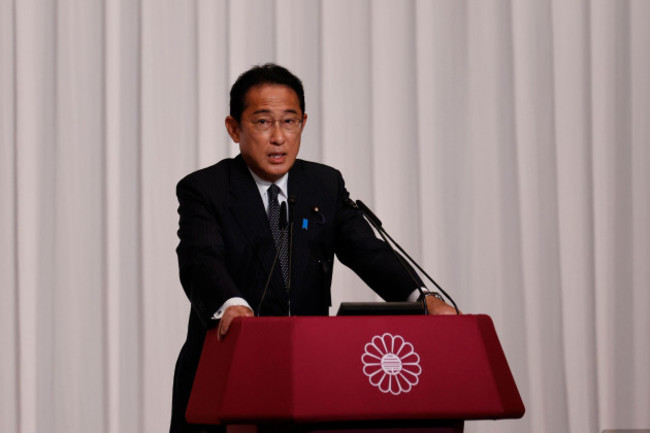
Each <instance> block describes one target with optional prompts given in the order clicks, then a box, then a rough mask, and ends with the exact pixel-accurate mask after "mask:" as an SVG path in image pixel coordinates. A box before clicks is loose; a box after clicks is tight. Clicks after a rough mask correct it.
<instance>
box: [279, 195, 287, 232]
mask: <svg viewBox="0 0 650 433" xmlns="http://www.w3.org/2000/svg"><path fill="white" fill-rule="evenodd" d="M279 223H280V230H284V229H286V228H287V202H286V201H283V202H282V204H281V205H280V221H279Z"/></svg>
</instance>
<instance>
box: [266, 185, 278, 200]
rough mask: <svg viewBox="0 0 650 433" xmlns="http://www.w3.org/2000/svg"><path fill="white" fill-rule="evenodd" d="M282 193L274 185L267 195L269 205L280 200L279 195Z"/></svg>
mask: <svg viewBox="0 0 650 433" xmlns="http://www.w3.org/2000/svg"><path fill="white" fill-rule="evenodd" d="M279 192H280V187H279V186H277V185H276V184H274V183H272V184H271V186H270V187H269V189H268V190H267V193H268V195H269V203H273V202H275V201H277V200H278V193H279Z"/></svg>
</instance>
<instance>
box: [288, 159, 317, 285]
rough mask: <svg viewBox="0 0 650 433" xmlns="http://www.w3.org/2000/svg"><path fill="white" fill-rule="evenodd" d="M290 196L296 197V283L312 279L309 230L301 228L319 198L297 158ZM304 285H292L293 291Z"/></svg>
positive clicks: (290, 175)
mask: <svg viewBox="0 0 650 433" xmlns="http://www.w3.org/2000/svg"><path fill="white" fill-rule="evenodd" d="M289 196H294V197H295V198H296V204H295V209H294V221H293V224H294V226H293V252H292V258H291V260H292V264H291V277H292V278H291V280H292V281H293V282H296V283H300V282H301V281H310V279H309V278H305V275H304V274H305V270H306V269H307V263H308V261H309V259H310V257H311V252H310V251H309V232H308V231H306V230H302V229H301V225H302V220H303V219H310V216H311V208H312V207H313V206H314V205H315V204H318V203H317V202H314V203H312V201H317V200H318V198H317V197H316V195H315V191H313V188H311V186H310V180H309V178H308V176H306V175H305V172H304V166H303V165H302V162H301V161H300V160H297V161H296V163H295V164H294V166H293V168H292V169H291V171H290V172H289ZM302 289H303V287H301V286H300V284H293V283H292V285H291V291H292V292H293V293H294V294H297V293H298V292H300V290H302Z"/></svg>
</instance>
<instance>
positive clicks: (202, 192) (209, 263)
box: [172, 155, 415, 424]
mask: <svg viewBox="0 0 650 433" xmlns="http://www.w3.org/2000/svg"><path fill="white" fill-rule="evenodd" d="M288 193H289V195H290V196H294V197H295V199H296V201H295V206H294V235H293V260H292V272H291V274H292V277H291V281H292V282H291V292H290V293H287V291H286V290H285V288H284V283H283V279H282V274H281V271H280V266H279V265H277V266H276V268H275V270H274V273H273V276H272V280H271V284H270V287H269V289H268V291H267V294H266V295H265V296H264V301H263V303H262V305H261V308H259V311H255V313H256V314H258V313H259V314H260V315H287V313H288V305H289V298H290V300H291V314H292V315H327V314H328V309H329V306H330V304H331V301H330V284H331V280H332V265H333V259H334V254H336V255H337V257H338V258H339V260H340V261H341V262H342V263H343V264H345V265H347V266H349V267H350V268H352V269H353V270H354V271H355V272H356V273H357V274H358V275H359V276H360V277H361V278H362V279H363V281H365V282H366V283H367V284H368V285H369V286H370V287H371V288H372V289H373V290H374V291H375V292H377V293H378V294H379V295H380V296H381V297H382V298H383V299H385V300H390V301H401V300H405V299H406V298H407V297H408V295H409V294H410V293H411V292H412V291H413V290H415V287H414V283H413V282H412V281H411V279H410V278H409V276H408V274H407V273H406V272H405V271H404V270H403V268H402V267H401V265H400V264H399V262H398V260H397V259H396V258H395V256H394V255H393V253H392V252H391V251H390V250H389V249H388V248H387V246H386V245H385V244H384V243H383V242H382V241H381V240H379V239H377V237H376V236H375V234H374V232H373V231H372V229H371V228H370V226H369V225H368V223H367V222H366V221H365V220H364V218H363V216H362V215H361V213H360V212H359V211H358V210H357V209H355V208H353V207H352V206H350V205H349V203H348V199H349V194H348V192H347V190H346V189H345V185H344V182H343V178H342V176H341V173H340V172H339V171H338V170H335V169H333V168H331V167H328V166H325V165H322V164H316V163H312V162H307V161H302V160H297V161H296V163H295V164H294V166H293V167H292V168H291V170H290V172H289V184H288ZM177 195H178V200H179V208H178V212H179V215H180V222H179V230H178V236H179V238H180V244H179V245H178V248H177V253H178V262H179V267H180V279H181V283H182V285H183V289H184V290H185V293H186V294H187V296H188V298H189V299H190V302H191V305H192V308H191V312H190V319H189V327H188V334H187V341H186V342H185V345H184V346H183V349H182V350H181V353H180V356H179V359H178V363H177V365H176V372H175V376H174V409H173V411H174V413H175V415H173V416H176V417H180V416H181V414H182V413H183V412H184V410H185V406H186V405H187V401H188V398H189V393H190V390H191V386H192V381H193V378H194V373H195V370H196V367H197V364H198V359H199V357H200V354H201V348H202V345H203V339H204V337H205V333H206V330H207V329H208V328H210V327H211V326H214V324H215V323H214V322H215V321H213V320H212V319H211V317H212V315H213V314H214V313H215V312H216V311H217V309H218V308H219V307H220V306H221V305H222V304H223V303H224V302H225V301H226V300H227V299H229V298H232V297H236V296H238V297H242V298H244V299H246V300H247V301H248V303H249V304H250V305H251V307H253V308H254V309H255V310H258V305H259V303H260V300H261V298H262V293H263V291H264V285H265V283H266V280H267V277H268V275H269V272H270V270H271V265H272V262H273V258H274V256H275V245H274V243H273V237H272V235H271V230H270V227H269V223H268V219H267V215H266V211H265V209H264V206H263V204H262V199H261V197H260V193H259V190H258V188H257V186H256V184H255V181H254V180H253V177H252V176H251V174H250V172H249V171H248V168H247V167H246V164H245V162H244V160H243V159H242V157H241V155H240V156H238V157H236V158H234V159H225V160H223V161H221V162H219V163H218V164H216V165H213V166H211V167H208V168H205V169H202V170H199V171H197V172H194V173H192V174H190V175H188V176H187V177H185V178H184V179H183V180H181V181H180V182H179V184H178V186H177ZM316 208H317V209H318V210H317V211H316ZM304 226H306V228H303V227H304ZM172 424H174V421H172Z"/></svg>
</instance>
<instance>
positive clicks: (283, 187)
mask: <svg viewBox="0 0 650 433" xmlns="http://www.w3.org/2000/svg"><path fill="white" fill-rule="evenodd" d="M248 171H249V172H250V173H251V175H252V176H253V179H254V180H255V184H256V185H257V189H258V190H259V192H260V195H261V196H262V197H266V194H267V193H266V191H267V190H268V189H269V187H270V186H271V184H273V183H275V184H276V185H277V186H278V188H280V193H279V194H278V195H279V196H281V197H283V198H284V199H286V198H287V197H289V193H288V191H287V187H288V185H289V172H286V173H285V174H284V176H282V177H281V178H280V179H278V180H276V181H275V182H269V181H268V180H264V179H262V178H261V177H259V176H258V175H256V174H255V173H253V170H251V169H250V167H248Z"/></svg>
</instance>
